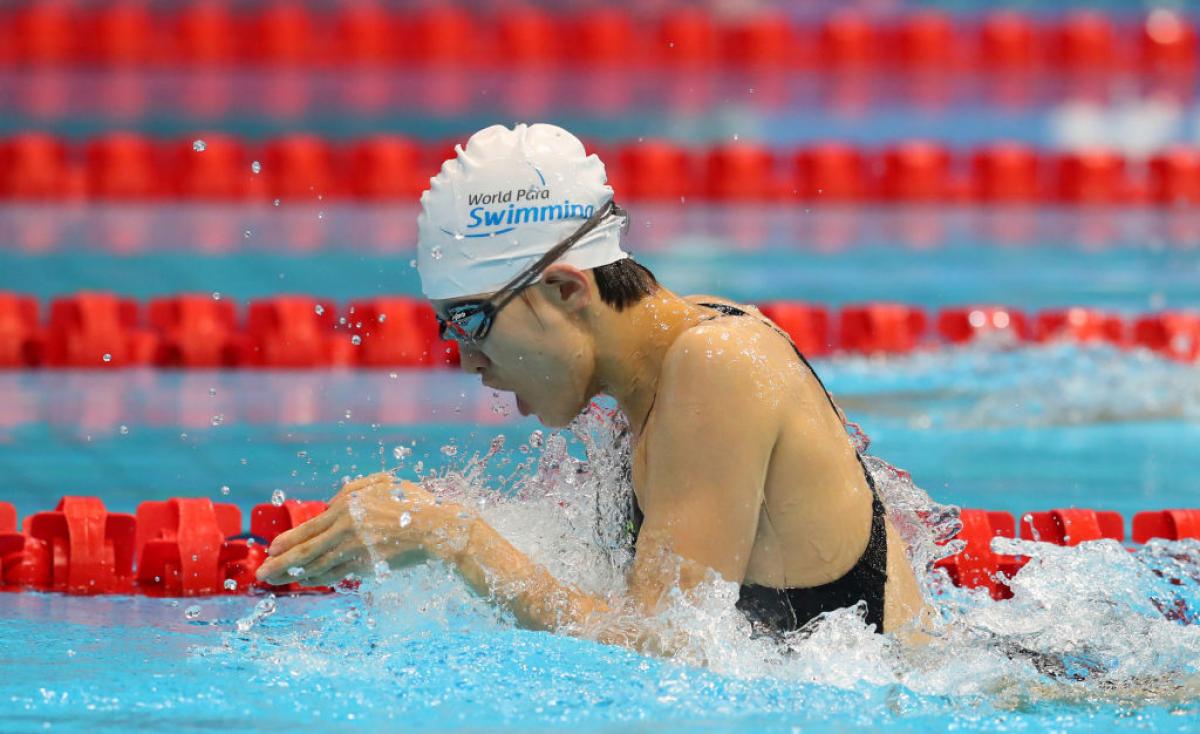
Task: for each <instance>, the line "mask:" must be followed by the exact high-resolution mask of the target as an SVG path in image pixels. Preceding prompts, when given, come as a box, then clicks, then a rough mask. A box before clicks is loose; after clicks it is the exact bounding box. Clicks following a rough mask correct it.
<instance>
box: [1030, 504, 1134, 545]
mask: <svg viewBox="0 0 1200 734" xmlns="http://www.w3.org/2000/svg"><path fill="white" fill-rule="evenodd" d="M1021 537H1022V538H1024V539H1025V540H1038V541H1041V542H1043V543H1054V544H1055V545H1068V546H1074V545H1079V544H1080V543H1084V542H1087V541H1090V540H1102V539H1105V538H1110V539H1112V540H1125V519H1124V518H1122V517H1121V514H1120V513H1119V512H1110V511H1097V510H1085V509H1076V508H1071V509H1063V510H1050V511H1048V512H1027V513H1025V514H1024V515H1022V516H1021Z"/></svg>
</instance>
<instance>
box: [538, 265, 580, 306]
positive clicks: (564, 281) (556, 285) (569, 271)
mask: <svg viewBox="0 0 1200 734" xmlns="http://www.w3.org/2000/svg"><path fill="white" fill-rule="evenodd" d="M542 285H543V286H545V288H544V290H543V293H544V294H545V296H546V298H548V299H549V300H550V302H551V303H553V304H554V305H556V306H558V307H560V308H562V309H564V310H566V311H578V310H581V309H582V308H584V307H585V306H587V305H588V304H589V303H591V299H592V292H591V288H590V287H589V285H590V284H589V281H588V277H587V275H585V274H584V272H583V271H582V270H580V269H579V268H577V267H575V266H574V265H568V264H567V263H554V264H553V265H551V266H550V267H548V268H546V271H545V272H544V273H542Z"/></svg>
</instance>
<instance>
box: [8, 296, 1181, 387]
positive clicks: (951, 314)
mask: <svg viewBox="0 0 1200 734" xmlns="http://www.w3.org/2000/svg"><path fill="white" fill-rule="evenodd" d="M762 311H763V314H764V315H765V316H767V317H768V318H770V319H772V320H773V321H775V323H776V324H777V325H778V326H779V327H780V328H781V329H783V330H784V331H785V332H787V333H788V334H789V335H790V336H791V337H792V340H793V341H794V342H795V343H796V345H797V346H798V347H799V348H800V350H801V351H802V352H804V353H805V354H806V355H811V356H814V357H820V356H827V355H830V354H835V353H851V354H905V353H908V352H912V351H914V350H917V349H935V348H939V347H941V346H943V345H961V344H966V343H969V342H973V341H976V340H993V341H1000V342H1002V343H1010V344H1017V343H1045V342H1050V341H1055V340H1063V341H1073V342H1079V343H1094V342H1104V343H1108V344H1112V345H1113V346H1116V347H1119V348H1122V349H1128V348H1131V347H1143V348H1147V349H1150V350H1153V351H1154V352H1156V353H1158V354H1160V355H1162V356H1164V357H1167V358H1170V359H1175V360H1179V361H1182V362H1194V361H1197V360H1200V313H1196V312H1185V311H1172V312H1165V313H1158V314H1148V315H1143V316H1139V317H1135V319H1134V320H1133V321H1131V322H1127V321H1126V320H1125V319H1124V318H1122V317H1121V316H1118V315H1116V314H1112V313H1107V312H1103V311H1098V310H1095V309H1088V308H1070V309H1048V310H1046V311H1041V312H1038V313H1035V314H1027V313H1025V312H1022V311H1020V310H1017V309H1012V308H1007V307H1002V306H993V305H987V304H980V305H974V306H954V307H949V308H945V309H942V310H941V311H938V312H927V311H925V310H924V309H922V308H920V307H916V306H909V305H905V304H897V303H865V304H851V305H846V306H843V307H842V308H840V309H838V310H831V309H828V308H827V307H825V306H821V305H819V304H807V303H796V302H786V301H775V302H771V303H765V304H762ZM931 323H932V324H934V327H935V328H934V329H933V330H931V329H930V324H931ZM458 359H459V354H458V348H457V345H456V344H454V343H453V342H445V341H442V340H441V339H440V338H439V337H438V330H437V323H436V320H435V318H434V314H433V310H432V309H431V308H430V306H429V305H428V303H427V302H425V301H424V300H422V299H416V298H408V297H403V296H386V297H378V298H371V299H365V300H361V301H355V302H352V303H350V304H348V305H347V306H346V308H345V309H344V310H339V308H338V307H337V306H336V305H335V304H333V303H331V302H329V301H324V300H319V299H317V298H314V297H310V296H292V295H284V296H275V297H272V298H264V299H260V300H257V301H252V302H251V303H250V304H249V307H248V309H246V317H245V320H244V321H241V320H239V317H238V308H237V305H236V304H235V303H234V302H233V301H232V300H231V299H227V298H220V299H214V298H213V296H212V295H207V294H184V295H178V296H170V297H166V298H157V299H153V300H151V301H150V303H149V304H148V307H147V308H145V309H143V308H142V306H141V304H139V303H138V302H136V301H133V300H131V299H125V298H121V297H119V296H116V295H114V294H111V293H90V292H84V293H78V294H75V295H72V296H64V297H62V298H58V299H55V300H54V301H53V302H52V303H51V307H50V313H49V318H48V320H47V321H46V323H45V324H44V325H42V324H39V322H38V304H37V302H36V300H34V299H32V298H30V297H28V296H23V295H20V294H15V293H5V292H0V368H35V367H49V368H96V369H112V368H119V367H130V366H143V367H145V366H155V367H166V368H199V369H205V368H292V369H314V368H331V367H362V368H376V367H440V366H453V365H456V364H458Z"/></svg>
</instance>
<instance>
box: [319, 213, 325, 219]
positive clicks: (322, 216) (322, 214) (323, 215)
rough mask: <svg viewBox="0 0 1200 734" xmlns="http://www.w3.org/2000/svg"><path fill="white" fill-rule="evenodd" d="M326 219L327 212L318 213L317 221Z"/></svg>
mask: <svg viewBox="0 0 1200 734" xmlns="http://www.w3.org/2000/svg"><path fill="white" fill-rule="evenodd" d="M324 218H325V212H317V219H324Z"/></svg>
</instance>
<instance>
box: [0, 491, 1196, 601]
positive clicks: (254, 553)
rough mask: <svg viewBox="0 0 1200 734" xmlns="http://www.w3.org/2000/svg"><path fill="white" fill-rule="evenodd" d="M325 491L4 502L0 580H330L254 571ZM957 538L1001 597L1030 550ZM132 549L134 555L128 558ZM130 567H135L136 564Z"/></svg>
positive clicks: (58, 585) (156, 588)
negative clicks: (20, 520)
mask: <svg viewBox="0 0 1200 734" xmlns="http://www.w3.org/2000/svg"><path fill="white" fill-rule="evenodd" d="M326 508H327V505H326V503H324V502H321V501H305V502H301V501H297V500H287V501H285V502H283V503H280V504H274V503H272V504H260V505H256V506H255V507H254V508H253V510H252V511H251V513H250V535H251V536H252V537H250V538H246V537H244V536H242V514H241V511H240V510H239V509H238V508H237V507H236V506H235V505H230V504H220V503H214V502H212V501H211V500H210V499H207V498H178V497H176V498H172V499H170V500H167V501H165V502H143V503H141V504H140V505H139V506H138V509H137V514H136V516H135V515H124V514H118V513H110V512H107V511H106V510H105V509H104V504H103V503H102V502H101V501H100V500H99V499H98V498H95V497H64V498H63V499H62V500H60V501H59V503H58V507H57V509H56V510H55V511H53V512H40V513H37V514H35V515H31V516H30V517H27V518H26V519H25V523H24V532H23V533H17V532H15V529H16V512H15V511H14V510H13V508H12V506H11V505H7V504H6V503H0V591H21V590H23V589H34V590H39V591H59V592H66V593H70V594H113V593H135V592H136V593H141V594H147V595H151V596H211V595H217V594H230V593H246V592H248V591H251V590H253V589H271V590H275V591H279V592H327V591H330V589H329V588H328V587H308V586H301V585H299V584H295V583H292V584H287V585H284V586H269V585H265V584H261V583H259V582H258V581H257V580H256V579H255V578H254V573H255V571H256V570H257V569H258V567H259V566H260V565H262V563H263V561H264V560H265V559H266V548H267V546H268V545H269V544H270V543H271V542H272V541H273V540H274V539H275V538H276V537H277V536H278V535H279V534H280V533H283V532H285V531H287V530H291V529H292V528H294V527H297V526H299V525H301V524H302V523H304V522H306V521H308V520H310V519H312V518H314V517H316V516H317V515H319V514H321V513H322V512H324V511H325V509H326ZM960 519H961V521H962V528H961V529H960V530H959V532H958V533H957V534H956V535H955V539H957V540H962V541H964V542H965V546H964V547H963V549H962V550H961V551H960V552H959V553H957V554H955V555H953V556H950V557H948V558H943V559H941V560H939V561H938V562H937V566H938V567H939V568H942V569H944V570H945V571H946V573H947V574H948V576H949V578H950V580H951V581H952V582H953V583H954V584H955V585H957V586H963V587H968V588H984V589H987V590H988V593H989V594H991V596H992V597H993V598H994V599H1007V598H1010V597H1011V596H1012V591H1011V589H1009V587H1008V586H1007V584H1006V580H1007V579H1011V578H1012V577H1013V576H1014V575H1015V574H1016V573H1017V572H1018V571H1019V570H1020V569H1021V568H1022V566H1024V565H1025V563H1026V562H1028V560H1029V559H1028V557H1025V556H1009V555H1003V554H998V553H994V552H993V551H992V549H991V542H992V539H993V538H997V537H1004V538H1013V537H1014V536H1015V535H1016V523H1015V522H1014V520H1013V516H1012V515H1010V514H1009V513H1007V512H997V511H988V510H978V509H969V508H963V509H962V511H961V513H960ZM1133 528H1134V531H1133V540H1134V542H1136V543H1139V544H1141V543H1145V542H1147V541H1149V540H1150V539H1152V538H1164V539H1167V540H1181V539H1185V538H1194V539H1198V540H1200V509H1175V510H1156V511H1147V512H1139V513H1137V514H1136V515H1134V519H1133ZM1020 535H1021V537H1022V538H1024V539H1027V540H1032V539H1034V536H1035V535H1036V536H1037V539H1038V540H1040V541H1041V542H1049V543H1054V544H1056V545H1067V546H1075V545H1079V544H1080V543H1083V542H1087V541H1094V540H1103V539H1113V540H1117V541H1123V540H1124V538H1125V532H1124V519H1123V518H1122V517H1121V515H1120V514H1119V513H1116V512H1110V511H1101V510H1091V509H1085V508H1069V509H1057V510H1049V511H1039V512H1027V513H1025V514H1023V515H1022V516H1021V531H1020ZM135 560H136V563H135ZM135 568H136V570H135Z"/></svg>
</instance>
